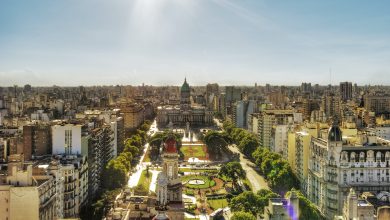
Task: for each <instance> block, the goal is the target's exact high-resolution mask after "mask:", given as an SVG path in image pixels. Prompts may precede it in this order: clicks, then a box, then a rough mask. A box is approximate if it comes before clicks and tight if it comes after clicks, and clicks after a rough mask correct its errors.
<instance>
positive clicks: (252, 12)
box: [0, 0, 390, 86]
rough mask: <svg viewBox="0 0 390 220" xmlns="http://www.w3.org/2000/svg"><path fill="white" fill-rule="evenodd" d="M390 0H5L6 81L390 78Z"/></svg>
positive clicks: (0, 10)
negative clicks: (367, 0)
mask: <svg viewBox="0 0 390 220" xmlns="http://www.w3.org/2000/svg"><path fill="white" fill-rule="evenodd" d="M389 7H390V2H389V1H385V0H378V1H372V2H364V1H353V0H345V1H337V0H329V1H318V2H313V1H310V0H302V1H291V2H290V1H287V2H285V1H283V2H279V1H263V0H242V1H234V0H207V1H206V0H185V1H183V0H158V1H156V0H131V1H128V0H116V1H106V0H85V1H78V0H68V1H51V0H42V1H39V2H35V1H29V0H21V1H1V2H0V85H1V86H6V85H14V84H22V85H24V84H27V83H29V84H31V85H39V86H40V85H67V86H78V85H80V84H81V85H86V86H92V85H107V84H111V85H116V84H119V83H122V84H129V85H139V84H142V82H145V83H147V84H151V85H172V84H174V85H175V84H177V83H178V79H180V80H181V79H182V78H184V77H188V78H189V79H190V81H191V82H192V83H191V84H192V85H202V84H206V83H207V82H220V83H221V84H222V85H230V84H232V85H233V84H235V85H251V84H254V82H257V83H258V84H267V83H268V84H272V85H281V84H284V85H299V84H300V82H312V83H313V84H321V85H328V84H330V83H331V84H338V82H342V81H351V82H353V83H357V84H358V85H368V84H372V85H380V84H384V85H390V77H388V76H389V75H390V41H389V40H388V39H390V29H389V28H388V25H389V23H390V13H388V8H389Z"/></svg>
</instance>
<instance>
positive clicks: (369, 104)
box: [364, 92, 390, 114]
mask: <svg viewBox="0 0 390 220" xmlns="http://www.w3.org/2000/svg"><path fill="white" fill-rule="evenodd" d="M364 108H365V109H366V110H368V111H372V112H375V114H382V113H389V112H390V95H389V94H386V93H383V92H375V93H368V94H366V95H364Z"/></svg>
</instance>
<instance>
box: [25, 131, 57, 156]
mask: <svg viewBox="0 0 390 220" xmlns="http://www.w3.org/2000/svg"><path fill="white" fill-rule="evenodd" d="M23 144H24V146H23V153H24V159H25V160H30V159H31V158H32V157H37V156H43V155H48V154H50V153H51V145H52V143H51V127H50V125H48V124H31V125H26V126H23Z"/></svg>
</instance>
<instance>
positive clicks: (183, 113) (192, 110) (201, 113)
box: [157, 79, 213, 127]
mask: <svg viewBox="0 0 390 220" xmlns="http://www.w3.org/2000/svg"><path fill="white" fill-rule="evenodd" d="M212 122H213V111H210V110H208V109H207V108H206V106H199V105H192V103H191V87H190V85H189V84H188V82H187V79H184V83H183V85H182V86H181V88H180V105H164V106H159V107H158V108H157V124H158V126H160V127H165V126H167V125H169V124H172V125H174V126H185V125H187V123H189V124H190V125H191V126H204V125H211V124H212Z"/></svg>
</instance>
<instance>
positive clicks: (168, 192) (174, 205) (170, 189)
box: [156, 137, 184, 220]
mask: <svg viewBox="0 0 390 220" xmlns="http://www.w3.org/2000/svg"><path fill="white" fill-rule="evenodd" d="M162 158H163V171H162V172H161V173H159V175H158V176H157V188H156V193H157V206H156V207H158V208H157V210H160V211H163V212H165V213H166V214H167V215H168V216H169V217H170V219H178V220H181V219H184V206H183V201H182V183H181V179H180V177H179V176H178V172H179V165H178V159H179V154H178V152H177V148H176V141H175V139H174V138H173V137H170V138H168V139H167V140H166V141H165V144H164V149H163V154H162Z"/></svg>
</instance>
